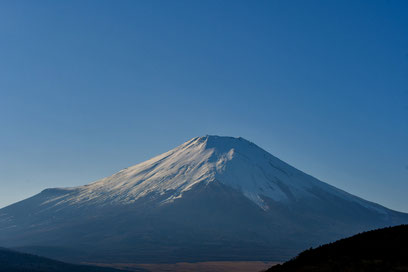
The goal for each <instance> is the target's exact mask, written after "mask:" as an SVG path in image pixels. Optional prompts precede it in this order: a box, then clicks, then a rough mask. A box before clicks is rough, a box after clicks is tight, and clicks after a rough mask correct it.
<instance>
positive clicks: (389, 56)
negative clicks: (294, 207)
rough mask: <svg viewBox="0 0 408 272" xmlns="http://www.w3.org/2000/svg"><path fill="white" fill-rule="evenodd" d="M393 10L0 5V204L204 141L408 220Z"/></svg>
mask: <svg viewBox="0 0 408 272" xmlns="http://www.w3.org/2000/svg"><path fill="white" fill-rule="evenodd" d="M407 14H408V1H356V0H353V1H303V0H302V1H283V0H282V1H237V0H233V1H232V0H231V1H167V0H166V1H123V0H122V1H113V0H112V1H102V0H95V1H85V0H78V1H41V0H40V1H16V0H10V1H1V2H0V207H3V206H6V205H8V204H11V203H13V202H15V201H18V200H21V199H24V198H26V197H28V196H31V195H33V194H36V193H38V192H40V191H41V190H43V189H45V188H48V187H64V186H76V185H83V184H87V183H89V182H92V181H95V180H97V179H99V178H102V177H105V176H108V175H111V174H113V173H115V172H116V171H118V170H120V169H122V168H125V167H127V166H130V165H133V164H136V163H139V162H142V161H144V160H146V159H148V158H150V157H152V156H155V155H158V154H160V153H163V152H165V151H168V150H169V149H171V148H173V147H175V146H177V145H179V144H181V143H183V142H184V141H187V140H188V139H190V138H192V137H195V136H203V135H206V134H217V135H229V136H242V137H244V138H246V139H248V140H251V141H253V142H254V143H256V144H258V145H259V146H261V147H262V148H264V149H266V150H267V151H269V152H270V153H272V154H273V155H275V156H277V157H279V158H281V159H282V160H284V161H286V162H288V163H290V164H291V165H293V166H295V167H297V168H299V169H300V170H303V171H305V172H307V173H309V174H311V175H313V176H315V177H317V178H319V179H321V180H323V181H325V182H327V183H330V184H332V185H334V186H337V187H339V188H341V189H343V190H346V191H348V192H350V193H353V194H356V195H358V196H360V197H363V198H365V199H368V200H371V201H374V202H377V203H380V204H382V205H385V206H387V207H389V208H393V209H397V210H400V211H405V212H408V198H407V192H408V16H407Z"/></svg>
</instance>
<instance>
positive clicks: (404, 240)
mask: <svg viewBox="0 0 408 272" xmlns="http://www.w3.org/2000/svg"><path fill="white" fill-rule="evenodd" d="M267 271H268V272H287V271H291V272H292V271H370V272H373V271H408V225H401V226H396V227H389V228H384V229H378V230H373V231H368V232H364V233H361V234H357V235H355V236H352V237H350V238H346V239H342V240H339V241H337V242H334V243H331V244H326V245H323V246H320V247H318V248H315V249H309V250H306V251H303V252H302V253H300V254H299V256H297V257H296V258H294V259H292V260H290V261H288V262H286V263H284V264H282V265H276V266H273V267H271V268H270V269H269V270H267Z"/></svg>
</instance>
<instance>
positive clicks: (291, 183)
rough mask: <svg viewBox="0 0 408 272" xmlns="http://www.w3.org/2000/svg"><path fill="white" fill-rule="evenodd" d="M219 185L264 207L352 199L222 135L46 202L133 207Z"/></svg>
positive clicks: (193, 142)
mask: <svg viewBox="0 0 408 272" xmlns="http://www.w3.org/2000/svg"><path fill="white" fill-rule="evenodd" d="M215 181H216V182H220V183H222V184H224V185H226V186H229V187H231V188H234V189H235V190H237V191H239V192H241V193H242V194H244V195H245V196H246V197H247V198H249V199H250V200H252V201H253V202H254V203H256V204H257V205H258V206H260V207H262V208H263V209H268V206H267V204H266V202H265V201H264V199H265V198H269V199H272V200H274V201H278V202H287V201H295V200H296V199H299V198H302V197H305V196H309V197H315V196H314V194H313V190H314V189H316V188H318V189H319V190H323V191H327V192H330V194H335V195H341V196H342V197H346V198H353V197H352V196H351V195H349V194H347V193H345V192H343V191H341V190H338V189H336V188H334V187H332V186H330V185H328V184H325V183H323V182H321V181H319V180H317V179H315V178H313V177H311V176H309V175H307V174H305V173H303V172H301V171H299V170H297V169H295V168H294V167H292V166H290V165H288V164H287V163H285V162H283V161H281V160H279V159H278V158H276V157H274V156H272V155H271V154H269V153H268V152H266V151H265V150H263V149H261V148H260V147H258V146H257V145H255V144H253V143H251V142H249V141H247V140H245V139H243V138H233V137H220V136H204V137H196V138H193V139H191V140H189V141H187V142H185V143H184V144H182V145H180V146H178V147H176V148H174V149H172V150H170V151H169V152H166V153H164V154H162V155H159V156H157V157H154V158H152V159H150V160H148V161H145V162H143V163H140V164H137V165H134V166H131V167H128V168H126V169H123V170H121V171H119V172H118V173H116V174H114V175H112V176H110V177H107V178H104V179H101V180H99V181H96V182H94V183H92V184H89V185H85V186H81V187H76V188H69V189H65V190H64V189H63V190H61V191H62V193H59V194H58V197H56V198H53V199H50V200H49V201H52V202H55V203H57V204H62V203H70V204H75V203H77V204H85V203H88V204H98V205H105V204H110V203H124V204H126V203H132V202H134V201H136V200H138V199H139V198H142V197H145V196H151V197H160V198H162V197H164V200H162V203H167V202H172V201H174V200H175V199H177V198H181V197H182V196H183V193H185V192H186V191H189V190H191V189H192V188H194V186H195V185H197V184H199V183H204V184H209V183H211V182H215Z"/></svg>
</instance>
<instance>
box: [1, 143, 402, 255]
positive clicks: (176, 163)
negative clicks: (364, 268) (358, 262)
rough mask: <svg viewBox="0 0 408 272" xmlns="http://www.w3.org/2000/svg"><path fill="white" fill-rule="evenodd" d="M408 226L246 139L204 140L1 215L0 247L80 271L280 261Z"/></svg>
mask: <svg viewBox="0 0 408 272" xmlns="http://www.w3.org/2000/svg"><path fill="white" fill-rule="evenodd" d="M407 222H408V215H407V214H404V213H399V212H396V211H392V210H390V209H387V208H385V207H382V206H380V205H378V204H375V203H372V202H369V201H366V200H363V199H361V198H358V197H356V196H353V195H351V194H348V193H346V192H344V191H342V190H339V189H337V188H335V187H333V186H330V185H328V184H326V183H324V182H321V181H319V180H317V179H316V178H313V177H312V176H309V175H307V174H305V173H303V172H301V171H299V170H297V169H296V168H294V167H292V166H290V165H288V164H287V163H285V162H283V161H281V160H279V159H278V158H276V157H274V156H272V155H271V154H269V153H268V152H266V151H265V150H263V149H261V148H260V147H258V146H256V145H255V144H253V143H251V142H249V141H247V140H245V139H243V138H232V137H219V136H205V137H197V138H194V139H191V140H190V141H188V142H186V143H184V144H182V145H181V146H179V147H176V148H174V149H173V150H170V151H169V152H167V153H164V154H162V155H159V156H157V157H155V158H153V159H150V160H148V161H146V162H143V163H140V164H137V165H135V166H132V167H129V168H126V169H123V170H122V171H119V172H118V173H116V174H114V175H112V176H110V177H107V178H104V179H101V180H99V181H96V182H94V183H91V184H89V185H85V186H80V187H74V188H57V189H47V190H44V191H43V192H41V193H39V194H38V195H35V196H33V197H31V198H29V199H26V200H23V201H21V202H18V203H16V204H13V205H11V206H8V207H6V208H3V209H1V210H0V245H1V246H5V247H9V248H16V249H20V250H23V251H25V252H31V253H35V254H39V255H43V256H47V257H52V258H57V259H60V260H65V261H73V262H81V261H87V262H94V263H97V262H104V263H110V262H122V263H123V262H134V263H158V262H167V263H171V262H179V261H209V260H211V261H218V260H221V261H232V260H248V261H249V260H257V261H258V260H273V261H277V260H286V259H288V258H290V257H292V256H294V255H295V254H297V253H298V252H299V251H301V250H303V249H305V248H309V247H311V246H315V245H319V244H322V243H325V242H329V241H334V240H337V239H339V238H343V237H347V236H350V235H352V234H356V233H358V232H361V231H365V230H370V229H375V228H380V227H385V226H391V225H397V224H402V223H407Z"/></svg>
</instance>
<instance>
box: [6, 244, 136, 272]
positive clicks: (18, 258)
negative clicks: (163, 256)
mask: <svg viewBox="0 0 408 272" xmlns="http://www.w3.org/2000/svg"><path fill="white" fill-rule="evenodd" d="M0 271H4V272H72V271H76V272H120V271H123V270H117V269H111V268H102V267H97V266H88V265H74V264H68V263H63V262H59V261H54V260H51V259H47V258H42V257H38V256H35V255H30V254H25V253H19V252H16V251H11V250H8V249H3V248H0ZM141 271H142V270H141Z"/></svg>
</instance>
